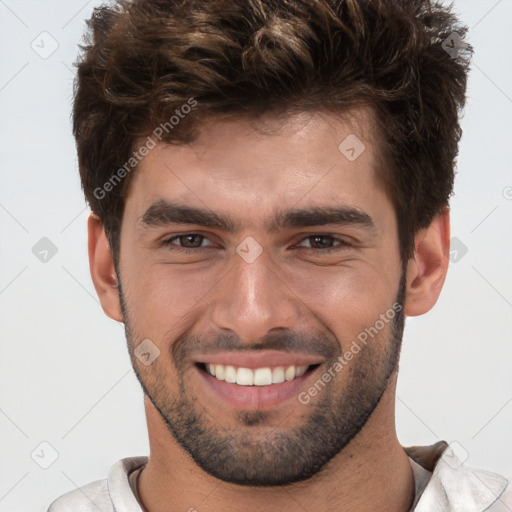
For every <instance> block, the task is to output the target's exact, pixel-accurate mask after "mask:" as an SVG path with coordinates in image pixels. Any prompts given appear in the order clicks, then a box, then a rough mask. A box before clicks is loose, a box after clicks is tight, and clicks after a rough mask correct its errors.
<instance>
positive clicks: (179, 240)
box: [162, 233, 208, 249]
mask: <svg viewBox="0 0 512 512" xmlns="http://www.w3.org/2000/svg"><path fill="white" fill-rule="evenodd" d="M204 240H208V239H207V238H206V237H205V236H204V235H199V234H198V233H186V234H184V235H176V236H173V237H171V238H168V239H167V240H164V241H163V242H162V244H163V245H168V246H172V245H176V246H178V248H180V247H181V248H183V249H199V248H201V247H204V246H203V245H202V243H203V241H204Z"/></svg>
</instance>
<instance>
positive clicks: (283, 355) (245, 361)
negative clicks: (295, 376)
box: [195, 350, 323, 370]
mask: <svg viewBox="0 0 512 512" xmlns="http://www.w3.org/2000/svg"><path fill="white" fill-rule="evenodd" d="M195 360H196V362H197V363H205V364H222V365H226V366H228V365H230V366H236V367H242V368H249V369H253V370H254V369H256V368H267V367H270V368H272V367H276V366H285V367H288V366H310V365H313V364H320V363H322V362H323V360H321V359H320V358H318V357H313V356H311V355H306V354H298V353H294V354H292V353H289V352H278V351H272V350H268V351H261V352H251V353H248V352H246V353H242V352H222V353H220V354H212V355H207V354H205V355H198V356H197V357H195Z"/></svg>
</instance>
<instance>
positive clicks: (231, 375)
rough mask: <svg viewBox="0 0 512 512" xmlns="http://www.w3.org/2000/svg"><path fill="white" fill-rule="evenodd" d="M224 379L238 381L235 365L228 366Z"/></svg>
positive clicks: (232, 381)
mask: <svg viewBox="0 0 512 512" xmlns="http://www.w3.org/2000/svg"><path fill="white" fill-rule="evenodd" d="M224 380H225V381H226V382H231V383H234V382H236V370H235V367H234V366H226V367H225V373H224Z"/></svg>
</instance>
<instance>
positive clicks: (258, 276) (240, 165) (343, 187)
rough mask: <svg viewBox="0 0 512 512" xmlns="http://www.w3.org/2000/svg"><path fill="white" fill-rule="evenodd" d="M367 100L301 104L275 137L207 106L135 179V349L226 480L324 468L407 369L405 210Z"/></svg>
mask: <svg viewBox="0 0 512 512" xmlns="http://www.w3.org/2000/svg"><path fill="white" fill-rule="evenodd" d="M356 114H357V115H358V118H359V119H360V121H361V123H358V124H359V125H360V127H357V126H356V125H353V124H347V123H345V122H342V121H340V120H339V119H336V118H334V117H329V116H308V115H305V114H303V115H300V116H296V117H293V118H289V119H288V120H287V122H286V123H285V124H283V125H282V130H280V131H278V132H277V134H273V135H268V134H262V133H260V132H257V131H255V130H254V129H253V128H252V127H251V125H250V124H249V122H248V121H244V120H237V121H230V122H227V121H225V122H219V121H217V122H215V121H211V122H210V123H208V124H206V125H204V127H203V129H202V131H201V133H200V136H199V138H198V139H197V141H196V142H195V143H194V144H192V145H186V146H167V147H166V146H163V145H158V146H157V147H156V148H154V149H152V150H151V151H150V152H149V154H148V156H146V157H145V159H144V160H143V161H142V162H141V164H140V167H139V169H138V170H137V174H136V175H135V176H134V178H133V182H132V183H131V187H130V191H129V194H128V197H127V200H126V206H125V213H124V217H123V225H122V232H121V250H120V264H119V269H118V270H119V279H120V293H121V301H122V306H123V317H124V322H125V325H126V334H127V340H128V345H129V349H130V354H131V357H132V362H133V365H134V368H135V371H136V374H137V376H138V378H139V380H140V382H141V384H142V386H143V388H144V391H145V393H146V394H147V395H148V397H149V398H150V400H151V402H152V403H153V405H154V406H155V407H156V408H157V410H158V411H159V412H160V414H161V416H162V418H163V420H164V421H165V423H166V425H167V427H168V429H169V432H170V435H172V436H174V438H175V439H176V441H177V442H178V443H180V445H181V446H182V447H183V449H184V450H186V451H187V452H188V453H189V454H190V456H191V457H192V458H193V459H194V461H195V462H196V463H197V464H198V465H199V466H200V467H201V468H202V469H203V470H205V471H206V472H208V473H209V474H211V475H213V476H215V477H217V478H219V479H222V480H224V481H227V482H232V483H237V484H241V485H283V484H288V483H292V482H297V481H300V480H304V479H306V478H309V477H311V476H312V475H314V474H315V473H317V472H318V471H319V470H320V469H321V468H322V467H323V466H324V465H325V464H326V463H327V462H328V461H329V460H331V459H332V458H333V457H334V456H335V455H336V454H338V453H339V452H340V451H341V450H342V449H343V448H344V447H345V446H346V445H347V444H348V443H349V442H350V441H351V439H352V438H354V436H356V435H357V433H358V432H359V431H360V430H361V429H362V428H364V426H365V424H366V423H367V420H368V418H369V417H370V415H371V414H372V412H373V411H374V409H375V407H376V406H377V404H378V403H379V400H380V398H381V396H382V394H383V392H384V391H385V388H386V386H387V384H388V381H389V378H390V376H391V375H392V373H393V372H394V370H395V369H396V365H397V361H398V355H399V351H400V343H401V337H402V331H403V318H404V316H403V309H402V308H401V307H400V306H398V307H397V303H399V304H400V303H403V301H404V293H405V291H404V290H405V288H404V285H405V282H404V280H403V279H401V278H403V277H404V275H403V272H402V265H401V261H400V256H399V249H398V233H397V223H396V219H395V214H394V210H393V207H392V204H391V202H390V201H389V199H388V198H387V196H386V195H385V193H384V191H383V189H382V188H381V186H380V185H379V184H378V182H377V180H376V177H375V169H376V166H377V165H381V163H379V161H378V159H377V158H376V148H375V147H374V145H373V144H372V142H371V141H370V138H369V137H368V136H367V135H365V133H366V131H362V130H361V128H364V127H365V126H368V125H367V124H366V122H367V121H368V117H366V116H368V115H369V113H368V112H367V111H366V110H358V111H357V112H356ZM269 123H270V124H269V125H268V126H271V127H273V128H276V127H277V126H278V125H277V124H272V122H271V121H269ZM350 134H355V135H356V136H357V137H358V138H359V139H360V140H361V141H362V142H363V143H364V144H365V146H366V149H365V150H364V151H363V152H362V153H361V154H360V155H359V156H358V157H357V158H356V159H355V160H352V159H349V158H347V157H346V155H347V154H348V155H349V156H352V152H351V151H350V148H349V150H348V153H347V152H346V151H345V152H344V153H342V152H341V151H340V150H339V149H338V146H339V145H340V143H342V142H343V141H344V140H345V139H346V138H347V136H349V135H350ZM348 140H349V141H351V140H352V139H348ZM342 148H344V146H342ZM173 207H174V208H173ZM176 207H180V208H181V210H180V209H176ZM188 208H191V209H197V210H201V212H202V215H199V214H197V212H195V213H194V212H191V211H190V210H188V211H187V209H188ZM121 285H122V286H121ZM143 340H150V341H144V344H143V345H141V347H142V348H144V352H149V356H146V360H144V358H143V357H142V358H141V359H143V361H141V360H140V359H139V358H138V357H135V355H134V351H135V350H136V349H137V347H138V346H139V344H141V342H143ZM363 340H364V342H363ZM354 342H355V344H354ZM356 347H357V348H356ZM139 350H141V349H140V348H139ZM347 352H350V353H352V357H350V356H348V357H347V356H346V354H347ZM137 353H138V352H137ZM156 355H158V357H156V358H155V359H154V360H153V358H154V357H155V356H156ZM340 356H341V357H342V359H339V357H340ZM150 361H152V362H150ZM148 362H150V364H148ZM336 363H338V364H336ZM210 365H212V366H210ZM227 367H232V368H227ZM239 367H242V368H249V369H250V370H252V371H247V370H240V371H237V368H239ZM290 367H295V368H296V369H295V371H294V369H293V368H292V369H290ZM300 367H302V368H300ZM304 367H307V370H306V372H305V373H303V374H302V375H300V374H301V373H302V372H303V371H304V369H305V368H304ZM208 368H211V369H213V368H215V370H214V372H215V373H216V374H217V376H216V377H215V376H212V375H210V374H209V373H208ZM223 373H224V374H225V376H224V378H225V379H228V381H229V380H231V381H232V380H233V379H234V378H238V379H240V382H241V384H239V383H237V382H227V381H226V380H223V381H222V380H219V379H218V377H222V374H223ZM283 373H285V376H284V379H285V380H284V382H281V381H282V380H283ZM294 373H298V376H296V377H295V378H293V375H294ZM245 378H247V379H249V381H245V380H243V379H245ZM251 378H253V379H256V381H257V384H259V385H254V384H253V385H252V386H251V385H249V384H248V382H250V379H251ZM287 378H288V379H290V380H286V379H287ZM268 379H273V380H275V381H276V382H275V383H270V384H269V380H268ZM315 383H316V387H315ZM312 389H313V391H311V390H312ZM314 390H316V392H315V391H314Z"/></svg>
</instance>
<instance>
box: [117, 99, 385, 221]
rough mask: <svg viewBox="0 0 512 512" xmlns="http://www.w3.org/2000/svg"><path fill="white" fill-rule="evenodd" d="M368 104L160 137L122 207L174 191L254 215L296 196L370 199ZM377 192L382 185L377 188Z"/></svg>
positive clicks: (209, 123)
mask: <svg viewBox="0 0 512 512" xmlns="http://www.w3.org/2000/svg"><path fill="white" fill-rule="evenodd" d="M373 120H374V118H373V111H372V110H370V109H369V108H358V109H353V110H351V111H349V112H347V113H344V114H343V115H342V116H340V115H333V114H329V113H326V112H314V113H308V112H302V113H298V114H294V115H292V116H286V117H283V116H280V117H278V116H272V115H270V114H269V115H266V116H264V117H261V118H258V119H257V120H251V119H248V118H236V119H215V118H210V119H208V120H206V121H205V122H204V123H203V124H202V125H201V127H200V128H199V130H198V137H197V138H196V140H195V141H194V142H193V143H191V144H186V145H176V144H163V143H158V144H157V145H156V147H155V148H154V149H152V150H151V151H149V153H148V154H147V156H145V157H144V159H143V160H142V161H141V162H140V163H139V166H138V168H137V170H136V171H135V174H134V176H133V177H132V182H131V186H130V189H129V192H128V195H127V200H126V203H127V210H128V205H130V208H132V207H133V208H135V209H136V210H137V211H138V212H139V213H140V212H141V211H142V209H143V208H144V207H146V208H147V206H148V205H149V203H150V202H155V201H156V200H158V199H166V198H167V199H173V200H177V201H179V202H181V203H189V204H195V205H197V206H207V207H212V208H215V209H216V210H218V209H219V208H222V209H223V211H225V212H228V211H229V210H230V208H231V207H234V208H237V209H238V210H240V208H242V209H244V210H245V211H246V213H252V215H253V216H258V214H260V215H263V213H264V212H270V211H275V210H276V206H279V207H283V206H289V207H291V206H295V205H298V204H299V203H300V205H301V206H304V205H305V204H307V205H310V206H321V205H322V204H325V203H326V202H330V203H331V204H332V203H333V202H340V203H347V204H349V203H351V202H353V201H359V202H361V201H362V202H368V201H371V200H372V196H373V195H374V194H375V192H376V190H375V189H379V190H380V188H381V187H380V186H379V185H378V183H377V180H376V178H375V176H376V173H375V171H376V168H377V166H380V165H381V163H380V161H379V157H378V151H377V147H376V146H377V142H378V140H377V137H376V135H375V134H374V131H373V126H374V123H373ZM380 192H381V193H383V191H382V190H381V191H380Z"/></svg>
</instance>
